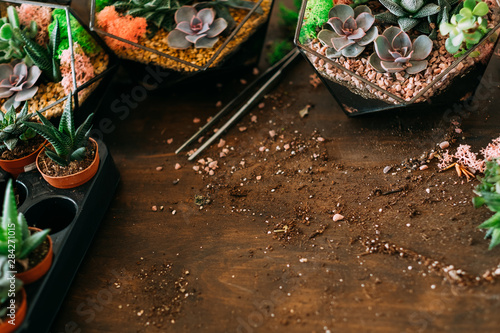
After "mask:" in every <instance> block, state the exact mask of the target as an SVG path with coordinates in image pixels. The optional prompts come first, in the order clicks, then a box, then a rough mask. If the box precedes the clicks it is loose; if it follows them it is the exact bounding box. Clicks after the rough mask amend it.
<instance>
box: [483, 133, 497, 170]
mask: <svg viewBox="0 0 500 333" xmlns="http://www.w3.org/2000/svg"><path fill="white" fill-rule="evenodd" d="M481 154H483V156H484V160H485V161H491V160H492V159H494V158H500V137H498V138H496V139H494V140H493V141H492V142H491V143H490V144H488V146H487V147H486V148H483V149H481ZM498 162H499V164H500V159H499V160H498Z"/></svg>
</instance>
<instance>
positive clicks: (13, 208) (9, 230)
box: [0, 179, 50, 264]
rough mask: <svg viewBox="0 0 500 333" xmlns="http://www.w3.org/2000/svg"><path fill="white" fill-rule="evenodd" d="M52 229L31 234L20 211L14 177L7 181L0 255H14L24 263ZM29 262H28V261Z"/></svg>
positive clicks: (0, 234)
mask: <svg viewBox="0 0 500 333" xmlns="http://www.w3.org/2000/svg"><path fill="white" fill-rule="evenodd" d="M49 232H50V229H45V230H42V231H39V232H35V233H34V234H33V235H31V234H30V231H29V229H28V223H27V222H26V218H25V217H24V215H23V214H22V213H18V211H17V205H16V198H15V196H14V188H13V185H12V179H9V181H8V182H7V187H6V188H5V197H4V200H3V211H2V221H1V224H0V256H9V255H11V257H14V258H15V259H16V261H18V262H20V263H22V260H23V259H27V258H28V256H29V255H30V253H31V252H33V251H34V250H35V249H36V248H37V247H38V246H40V244H42V243H43V241H44V240H45V239H46V238H47V235H48V234H49ZM26 264H27V263H26Z"/></svg>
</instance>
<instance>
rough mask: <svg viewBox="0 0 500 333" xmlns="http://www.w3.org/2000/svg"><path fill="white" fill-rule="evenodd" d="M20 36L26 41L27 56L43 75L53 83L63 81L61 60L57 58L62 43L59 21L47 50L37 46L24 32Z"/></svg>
mask: <svg viewBox="0 0 500 333" xmlns="http://www.w3.org/2000/svg"><path fill="white" fill-rule="evenodd" d="M20 36H21V38H22V39H23V40H24V43H25V45H24V50H25V51H26V54H28V56H29V57H30V58H31V60H32V61H33V63H34V64H35V65H36V66H38V68H40V69H41V70H42V71H43V74H44V75H45V76H46V77H47V78H48V79H49V80H51V81H53V82H59V81H61V70H60V69H59V59H58V58H57V50H58V48H59V43H60V42H61V38H60V30H59V21H58V20H56V23H55V26H54V30H53V31H52V34H51V35H50V39H49V43H48V45H47V48H44V47H43V46H41V45H39V44H37V43H36V42H34V41H33V40H31V39H30V38H29V36H27V35H26V34H24V33H23V32H21V33H20Z"/></svg>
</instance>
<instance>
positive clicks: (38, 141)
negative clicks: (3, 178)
mask: <svg viewBox="0 0 500 333" xmlns="http://www.w3.org/2000/svg"><path fill="white" fill-rule="evenodd" d="M44 142H45V139H44V138H42V137H41V136H39V135H37V136H35V137H34V138H32V139H31V140H28V141H23V140H19V141H18V142H17V145H16V147H15V148H14V149H13V150H12V151H10V150H8V149H7V150H5V151H4V152H3V153H2V156H1V158H2V160H16V159H19V158H21V157H25V156H28V155H30V154H32V153H33V152H35V151H37V150H38V148H40V146H41V145H42V144H43V143H44Z"/></svg>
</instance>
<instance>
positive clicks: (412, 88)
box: [294, 0, 500, 116]
mask: <svg viewBox="0 0 500 333" xmlns="http://www.w3.org/2000/svg"><path fill="white" fill-rule="evenodd" d="M387 1H392V0H387ZM467 1H476V0H467ZM433 2H436V4H437V3H438V0H436V1H429V2H427V3H433ZM439 2H441V0H439ZM476 2H477V1H476ZM328 3H329V2H325V1H323V0H304V1H303V3H302V8H301V11H300V14H299V21H298V25H297V30H296V34H295V40H294V42H295V44H296V45H297V46H298V48H299V50H300V51H301V53H302V54H303V55H304V57H305V58H306V59H307V61H308V62H309V63H310V64H311V65H312V66H313V68H314V69H315V71H316V73H317V75H318V76H319V77H320V78H321V80H322V82H323V83H324V84H325V86H326V87H327V88H328V90H329V91H330V93H331V94H332V95H333V97H334V98H335V99H336V101H337V102H338V103H339V105H340V106H341V107H342V109H343V111H344V112H345V113H346V115H348V116H357V115H361V114H366V113H372V112H377V111H383V110H390V109H398V108H403V107H404V108H410V107H415V108H422V107H425V108H429V107H434V106H442V105H449V104H450V103H453V102H457V101H458V100H459V99H461V98H465V97H467V96H470V94H471V93H473V92H474V90H475V87H476V86H477V84H478V83H479V81H480V79H481V76H482V74H483V73H484V71H485V69H486V66H487V64H488V62H489V60H490V57H491V56H492V54H493V52H494V50H495V47H496V43H497V35H498V32H499V31H500V29H499V28H500V23H499V21H500V18H499V3H498V0H493V1H489V10H488V14H487V15H484V19H485V22H483V24H484V26H485V29H484V33H483V35H482V36H481V39H479V41H478V42H477V44H475V45H467V48H466V47H463V48H462V49H461V51H460V52H458V53H457V54H455V55H453V54H450V52H448V51H447V49H446V47H447V43H448V42H447V38H446V37H449V36H443V35H442V34H441V31H440V30H439V29H437V28H438V27H439V26H440V25H439V24H438V23H431V24H429V27H430V28H432V29H434V28H436V29H435V30H434V34H435V35H434V36H432V39H431V38H429V43H431V44H429V45H432V49H429V50H428V51H429V53H427V52H424V51H422V50H421V49H424V47H420V50H417V45H421V44H422V43H419V42H416V39H417V38H420V36H422V35H423V34H422V33H421V32H418V31H417V30H416V29H415V28H413V29H409V30H408V31H404V30H403V29H402V28H400V26H399V25H398V23H397V22H395V23H394V25H395V26H396V28H397V29H399V30H400V31H403V32H404V33H405V34H406V35H407V36H405V38H406V40H407V41H408V42H413V45H415V47H413V46H412V44H411V43H409V44H408V45H407V47H406V48H403V47H400V48H399V49H396V47H394V45H396V44H395V43H396V38H395V37H394V33H393V34H392V35H391V32H392V31H393V30H394V29H395V28H391V24H387V22H382V21H381V20H379V17H380V15H385V14H383V13H384V10H385V8H384V6H382V5H381V3H382V1H380V2H379V1H378V0H377V1H368V2H365V4H364V5H362V6H366V7H367V8H368V10H367V9H366V8H365V7H363V8H361V7H360V8H358V9H356V8H357V7H359V6H355V5H353V4H351V3H350V1H342V2H339V3H343V4H347V5H349V4H350V7H351V8H353V10H352V12H351V10H349V9H346V10H345V11H344V12H345V13H347V14H345V13H344V12H342V11H341V10H340V9H337V10H336V11H333V9H328V7H327V6H328ZM447 3H448V2H447ZM458 5H460V2H458V3H457V6H458ZM337 6H338V5H337ZM344 6H345V5H344ZM330 8H331V5H330ZM344 8H345V7H344ZM439 8H441V7H438V6H437V5H436V16H437V15H440V14H439V12H438V11H439ZM459 10H460V8H458V7H457V8H456V13H460V11H459ZM337 12H341V13H340V14H339V13H337ZM362 12H370V15H371V16H373V17H374V18H375V20H374V21H373V22H372V21H371V20H368V21H369V22H370V23H372V25H371V26H372V27H376V29H378V37H375V38H374V39H373V36H372V38H365V39H364V40H363V39H357V40H356V42H357V43H359V44H358V45H361V44H363V45H361V47H360V48H358V51H359V55H357V56H354V57H352V55H353V54H357V53H358V52H356V50H354V51H353V50H352V49H351V50H350V51H349V52H346V51H342V50H343V48H344V47H345V46H344V45H342V42H343V41H344V39H343V38H344V36H342V34H344V33H345V31H347V30H342V29H344V28H346V27H348V28H356V27H355V26H347V25H345V26H342V23H339V22H342V17H340V18H339V17H334V16H343V15H345V16H348V15H352V16H354V17H357V16H356V15H360V14H361V13H362ZM351 13H352V14H351ZM451 14H452V13H451V12H450V13H449V17H452V16H451ZM389 15H393V14H392V13H391V14H389ZM363 16H364V17H363V21H362V22H363V23H360V22H361V21H359V20H358V22H357V23H358V24H360V27H362V25H363V24H366V22H365V19H366V17H367V15H366V13H364V14H363ZM393 16H394V15H393ZM458 18H460V16H458ZM479 20H480V21H481V19H479ZM345 21H346V20H344V22H345ZM429 21H430V22H432V19H431V17H429ZM328 22H331V23H332V24H333V25H336V27H333V25H332V24H331V23H328ZM450 22H453V21H450ZM481 22H482V21H481ZM346 24H348V25H349V24H351V23H350V22H348V23H346ZM486 24H487V28H486ZM417 27H419V26H417ZM363 28H364V27H363ZM389 28H390V29H389ZM336 29H337V30H336ZM354 30H355V29H354ZM354 30H350V31H348V32H347V34H350V33H352V31H354ZM325 31H326V32H325ZM329 31H333V34H332V32H329ZM470 31H471V30H469V31H468V32H470ZM374 34H375V33H374ZM361 35H363V37H364V36H369V35H370V33H369V32H368V30H367V31H365V32H364V33H361ZM318 36H319V37H318ZM381 36H383V37H384V38H385V39H386V40H391V38H394V39H392V41H393V44H391V43H389V44H387V42H386V43H385V44H384V41H383V40H382V39H384V38H380V37H381ZM398 36H403V35H402V34H401V33H400V32H398ZM426 36H427V35H426ZM429 36H431V35H429ZM386 37H387V38H386ZM320 38H321V39H320ZM333 38H336V40H335V41H334V40H333ZM339 38H340V39H339ZM349 38H351V37H350V36H347V37H345V40H347V41H348V42H347V43H351V44H348V46H350V45H352V43H353V42H352V40H353V39H355V38H351V39H349ZM379 38H380V39H379ZM398 38H399V37H398ZM368 39H371V40H372V41H370V42H369V43H367V40H368ZM421 39H426V38H425V37H421ZM406 40H405V42H406ZM334 42H335V43H336V44H334ZM356 42H355V43H354V44H356ZM377 42H379V43H380V44H378V45H377V47H378V48H376V47H375V43H377ZM399 42H400V40H398V43H399ZM347 43H346V44H347ZM385 45H387V47H386V46H385ZM464 45H465V42H464ZM335 46H337V48H335ZM384 47H385V48H386V49H389V50H388V51H389V52H385V53H384ZM345 48H346V49H347V47H345ZM351 51H352V52H351ZM404 52H407V54H406V56H407V59H404V56H405V55H404V54H402V53H404ZM374 54H375V55H376V56H374ZM380 54H382V56H386V57H394V62H391V63H388V62H384V61H386V58H384V59H382V60H380V58H381V57H379V55H380ZM416 54H423V55H425V57H424V58H423V59H417V60H419V61H416V62H412V61H411V60H413V59H414V58H413V56H414V55H416ZM372 56H373V57H375V58H374V59H378V63H377V61H375V65H376V66H377V68H378V69H376V68H375V66H372V63H373V59H371V57H372ZM397 57H399V58H397ZM396 58H397V60H396ZM391 59H392V58H391ZM408 59H410V61H409V62H408ZM405 60H406V61H407V62H406V63H404V61H405ZM398 62H401V63H403V64H404V65H403V66H402V65H401V64H398ZM423 62H425V64H424V63H423ZM381 63H383V64H384V66H385V67H383V66H380V64H381ZM420 65H422V67H424V66H426V67H424V68H423V69H422V68H418V66H420ZM391 66H392V67H391ZM413 66H417V67H413ZM380 67H383V68H380ZM412 67H413V68H415V70H414V71H415V72H416V73H411V72H412ZM394 68H396V69H394ZM400 68H402V70H401V69H400ZM417 68H418V69H417ZM380 70H385V72H381V71H380ZM417 70H419V71H418V72H417Z"/></svg>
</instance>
